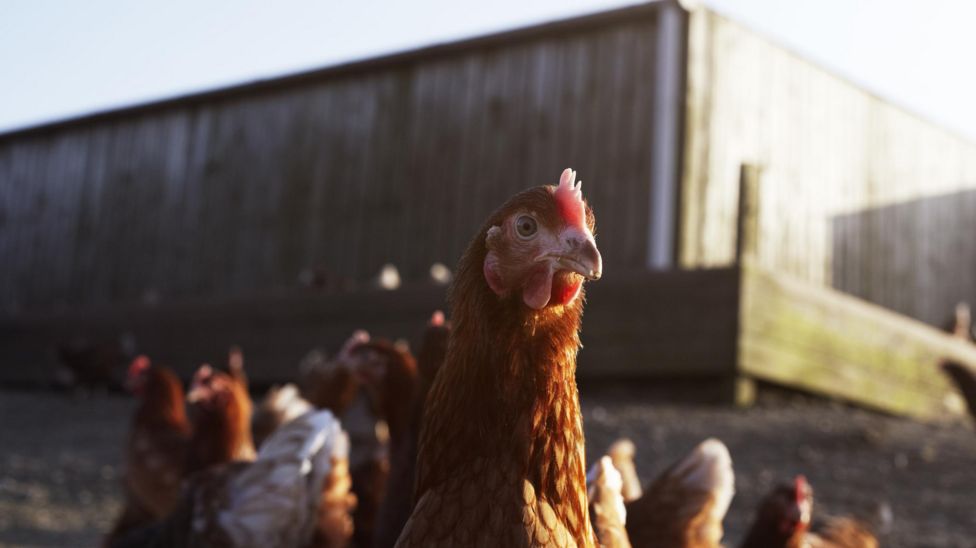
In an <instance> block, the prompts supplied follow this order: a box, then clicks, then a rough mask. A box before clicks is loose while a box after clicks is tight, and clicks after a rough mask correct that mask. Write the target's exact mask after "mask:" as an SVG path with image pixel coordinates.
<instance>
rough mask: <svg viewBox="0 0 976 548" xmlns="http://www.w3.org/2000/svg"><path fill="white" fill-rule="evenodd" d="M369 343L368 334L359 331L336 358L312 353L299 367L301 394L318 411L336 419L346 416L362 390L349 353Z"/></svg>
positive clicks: (319, 351) (350, 338) (316, 352)
mask: <svg viewBox="0 0 976 548" xmlns="http://www.w3.org/2000/svg"><path fill="white" fill-rule="evenodd" d="M366 342H369V333H367V332H366V331H362V330H359V331H356V332H354V333H353V334H352V336H351V337H349V339H348V340H347V341H346V342H345V344H343V346H342V349H341V350H339V353H338V354H337V355H336V357H335V359H332V360H329V359H327V357H326V355H325V353H324V352H322V351H321V350H313V351H311V352H309V353H308V355H306V356H305V358H303V359H302V361H301V363H300V364H299V378H300V380H299V386H300V388H301V395H302V397H304V398H305V399H306V400H308V401H309V403H311V404H312V405H314V406H315V407H317V408H318V409H328V410H330V411H332V412H333V413H335V415H336V416H337V417H342V416H343V415H345V413H346V411H347V410H348V409H349V406H350V405H352V402H353V400H354V399H355V397H356V394H357V393H358V390H359V382H358V380H357V379H356V376H355V373H354V372H353V370H352V368H351V367H350V365H349V351H350V350H351V349H352V348H355V347H356V346H358V345H360V344H363V343H366Z"/></svg>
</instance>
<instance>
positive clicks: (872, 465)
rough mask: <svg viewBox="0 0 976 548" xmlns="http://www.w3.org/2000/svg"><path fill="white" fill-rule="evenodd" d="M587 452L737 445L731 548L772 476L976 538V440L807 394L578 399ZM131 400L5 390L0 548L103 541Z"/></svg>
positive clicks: (602, 392) (909, 532) (667, 458)
mask: <svg viewBox="0 0 976 548" xmlns="http://www.w3.org/2000/svg"><path fill="white" fill-rule="evenodd" d="M582 402H583V412H584V419H585V425H586V435H587V445H588V447H587V455H588V457H589V458H590V459H591V460H592V459H593V458H594V457H595V456H597V455H598V454H599V452H601V451H602V450H603V449H605V447H606V446H607V445H608V444H609V443H610V442H612V441H613V440H614V439H616V438H617V437H618V436H628V437H630V438H632V439H633V440H634V442H635V443H636V445H637V448H638V462H637V467H638V472H639V473H640V474H641V476H642V478H643V479H644V480H649V479H651V478H652V477H653V475H654V474H656V473H657V472H658V471H660V470H661V469H663V468H664V467H665V466H667V465H668V464H669V463H670V462H671V461H672V460H674V459H677V458H679V457H680V456H681V455H682V454H684V453H685V452H686V451H688V450H689V449H691V448H692V447H693V446H694V445H695V444H696V443H698V442H699V441H701V440H702V439H704V438H706V437H709V436H715V437H718V438H720V439H721V440H722V441H724V442H725V443H726V444H727V445H728V446H729V449H730V450H731V453H732V458H733V461H734V465H735V472H736V491H737V494H736V497H735V499H734V500H733V503H732V507H731V510H730V513H729V516H728V518H727V519H726V544H727V545H729V546H735V545H736V544H737V543H738V541H739V540H740V538H741V536H742V534H743V533H744V531H745V528H746V527H747V526H748V523H749V520H751V518H752V513H753V511H754V509H755V506H756V504H757V502H758V500H759V498H760V497H761V496H762V494H763V493H764V492H765V491H766V490H768V489H769V488H770V487H771V486H772V485H773V484H774V483H775V482H777V481H780V480H784V479H788V478H790V477H792V475H793V474H796V473H803V474H806V476H807V477H808V479H809V480H810V482H811V484H812V485H813V487H814V489H815V493H816V506H815V509H814V513H815V515H816V516H823V515H826V514H848V513H857V514H860V515H872V514H874V513H876V509H877V507H878V505H879V504H882V503H885V504H887V505H889V507H890V509H891V510H892V513H893V522H892V529H891V532H890V533H889V534H888V535H887V536H886V537H884V538H883V539H882V540H883V545H884V546H894V547H899V546H904V547H929V546H932V547H936V546H946V547H962V548H971V547H972V546H973V545H974V544H976V541H974V540H973V538H974V536H976V432H974V431H973V428H972V427H970V426H969V425H968V424H967V423H959V422H956V423H952V424H922V423H918V422H913V421H909V420H903V419H897V418H892V417H886V416H881V415H877V414H873V413H869V412H865V411H860V410H856V409H851V408H848V407H844V406H841V405H837V404H831V403H827V402H823V401H819V400H812V399H809V398H800V397H792V396H785V395H782V394H779V395H772V396H765V397H764V398H762V399H761V401H760V403H759V405H757V406H756V407H754V408H752V409H748V410H731V409H728V408H722V407H714V406H699V405H675V404H652V403H649V402H648V401H647V397H646V394H643V393H642V392H641V391H640V390H639V389H629V390H623V389H607V388H600V389H592V390H586V389H584V391H583V399H582ZM132 409H133V402H132V401H131V400H129V399H127V398H124V397H121V396H96V397H91V398H73V397H68V396H65V395H62V394H54V393H49V392H36V391H35V392H13V391H0V546H57V547H67V546H72V547H74V546H79V547H83V546H97V544H98V541H99V538H100V535H101V533H102V532H103V531H104V530H105V529H106V528H107V527H108V526H109V524H110V523H111V521H112V519H113V517H114V516H115V513H116V512H117V511H118V509H119V504H120V489H119V475H120V473H121V470H120V462H121V450H120V448H121V444H122V440H123V438H124V436H125V431H126V427H127V423H128V419H129V414H130V412H131V411H132Z"/></svg>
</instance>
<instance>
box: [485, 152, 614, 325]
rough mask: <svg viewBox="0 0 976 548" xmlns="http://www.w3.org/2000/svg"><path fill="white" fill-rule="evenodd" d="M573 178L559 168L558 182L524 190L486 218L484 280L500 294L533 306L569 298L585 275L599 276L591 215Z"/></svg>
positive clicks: (567, 301) (571, 173)
mask: <svg viewBox="0 0 976 548" xmlns="http://www.w3.org/2000/svg"><path fill="white" fill-rule="evenodd" d="M580 186H581V183H577V182H576V172H574V171H573V170H571V169H567V170H565V171H563V174H562V177H561V178H560V180H559V185H558V186H555V187H553V186H541V187H536V188H533V189H529V190H526V191H524V192H522V193H520V194H517V195H516V196H514V197H513V198H512V199H510V200H509V201H508V202H507V203H506V204H505V205H503V206H502V207H501V208H499V209H498V211H496V212H495V213H494V214H492V216H491V217H490V218H489V219H488V223H487V225H486V229H485V231H484V247H485V255H484V260H483V264H482V268H483V274H484V280H485V282H486V283H487V285H488V287H489V288H490V289H491V291H492V292H494V294H495V295H497V296H498V297H499V298H500V299H516V298H517V299H519V300H520V301H521V302H522V303H524V304H525V305H526V306H528V307H529V308H531V309H534V310H542V309H544V308H547V307H553V306H562V305H568V304H571V303H573V302H574V301H575V300H576V299H577V297H578V296H579V294H580V288H581V287H582V285H583V281H584V280H597V279H599V278H600V276H601V274H602V273H603V261H602V259H601V257H600V252H599V251H598V250H597V247H596V241H595V240H594V238H593V230H594V222H595V221H594V217H593V213H592V211H590V208H589V206H587V204H586V201H585V200H584V199H583V194H582V191H581V190H580Z"/></svg>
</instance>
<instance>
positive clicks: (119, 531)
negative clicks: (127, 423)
mask: <svg viewBox="0 0 976 548" xmlns="http://www.w3.org/2000/svg"><path fill="white" fill-rule="evenodd" d="M126 385H127V387H128V388H129V389H130V390H131V391H132V392H133V393H134V394H135V395H136V396H137V397H139V399H140V402H139V407H138V408H137V409H136V412H135V416H134V417H133V420H132V426H131V428H130V431H129V438H128V442H127V444H126V459H125V465H126V472H125V490H126V501H125V506H124V507H123V508H124V509H123V513H122V515H121V516H120V517H119V519H118V521H117V522H116V524H115V526H114V527H113V528H112V531H111V533H109V535H108V540H107V541H106V542H107V543H110V542H111V541H112V539H114V538H118V537H120V536H122V535H123V534H125V533H126V532H127V531H129V530H131V529H134V528H137V527H140V526H143V525H146V524H147V523H151V522H153V521H155V520H157V519H160V518H162V517H163V516H165V515H166V514H168V513H169V512H170V511H172V510H173V508H174V507H175V506H176V502H177V500H178V498H179V494H180V481H181V480H182V478H183V465H184V462H185V460H186V449H187V443H188V441H189V437H190V424H189V422H188V421H187V418H186V408H185V404H184V398H183V384H182V383H181V382H180V380H179V379H178V378H177V377H176V375H175V374H173V372H172V371H170V370H169V369H167V368H165V367H162V366H159V365H152V364H151V363H150V361H149V358H147V357H146V356H138V357H137V358H136V359H135V360H133V362H132V365H130V366H129V371H128V375H127V379H126Z"/></svg>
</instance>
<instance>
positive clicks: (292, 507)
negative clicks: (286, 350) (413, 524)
mask: <svg viewBox="0 0 976 548" xmlns="http://www.w3.org/2000/svg"><path fill="white" fill-rule="evenodd" d="M348 449H349V445H348V439H347V438H346V436H345V434H344V433H343V432H342V429H341V428H340V426H339V422H338V421H337V420H336V419H335V418H334V417H333V416H332V414H331V413H330V412H328V411H320V412H315V413H306V414H305V415H302V416H301V417H299V418H297V419H295V420H293V421H291V422H289V423H288V424H285V425H283V426H282V427H281V428H279V429H278V430H276V431H275V432H274V433H273V434H272V435H271V437H270V438H268V440H267V442H266V443H265V445H264V446H263V447H262V448H261V452H260V453H259V454H258V455H257V459H256V460H254V461H253V462H240V461H239V462H233V463H226V464H223V465H218V466H214V467H211V468H209V469H207V470H204V471H202V472H200V473H198V474H195V475H194V476H192V477H190V478H189V480H188V488H187V490H186V492H185V494H184V496H183V497H182V499H181V501H180V504H179V506H178V508H177V509H176V511H175V512H174V513H173V514H171V515H170V516H169V517H168V518H167V519H166V520H165V521H164V522H163V523H161V524H160V525H158V526H156V527H153V528H149V529H146V530H144V531H141V532H139V535H134V536H132V537H129V538H127V539H126V542H127V544H124V545H122V546H153V547H162V546H182V547H201V548H202V547H213V546H221V547H233V548H250V547H254V548H258V547H262V548H264V547H269V546H281V547H286V546H287V547H299V548H301V547H305V546H316V547H318V546H322V547H327V546H328V547H332V546H345V545H347V543H348V540H349V537H350V535H351V534H352V522H351V520H350V519H349V509H350V508H351V507H352V506H353V505H354V504H355V500H354V498H353V497H351V496H349V494H348V487H349V480H348V472H347V468H346V464H345V463H346V459H347V457H348ZM326 528H332V529H331V530H326Z"/></svg>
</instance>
